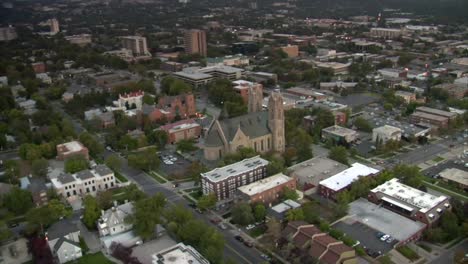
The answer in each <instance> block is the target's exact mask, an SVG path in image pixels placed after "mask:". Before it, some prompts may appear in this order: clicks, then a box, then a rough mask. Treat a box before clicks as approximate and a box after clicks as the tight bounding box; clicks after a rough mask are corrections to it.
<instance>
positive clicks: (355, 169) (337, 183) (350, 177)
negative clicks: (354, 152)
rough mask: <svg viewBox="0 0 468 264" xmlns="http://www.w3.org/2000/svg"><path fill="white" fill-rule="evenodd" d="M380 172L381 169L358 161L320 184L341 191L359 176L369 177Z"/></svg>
mask: <svg viewBox="0 0 468 264" xmlns="http://www.w3.org/2000/svg"><path fill="white" fill-rule="evenodd" d="M378 172H379V170H377V169H374V168H371V167H368V166H366V165H363V164H361V163H357V162H356V163H353V164H352V165H351V167H350V168H348V169H346V170H344V171H342V172H340V173H338V174H335V175H334V176H332V177H330V178H328V179H325V180H323V181H321V182H320V185H323V186H325V187H327V188H328V189H331V190H334V191H339V190H341V189H343V188H345V187H347V186H348V185H350V184H351V183H352V182H353V181H355V180H358V179H359V177H367V176H369V175H372V174H376V173H378Z"/></svg>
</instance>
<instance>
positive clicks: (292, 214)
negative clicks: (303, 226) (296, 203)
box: [286, 208, 305, 222]
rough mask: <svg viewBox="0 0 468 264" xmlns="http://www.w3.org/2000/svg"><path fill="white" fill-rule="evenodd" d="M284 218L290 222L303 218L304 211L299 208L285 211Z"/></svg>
mask: <svg viewBox="0 0 468 264" xmlns="http://www.w3.org/2000/svg"><path fill="white" fill-rule="evenodd" d="M286 219H287V220H288V221H290V222H291V221H300V220H304V219H305V216H304V211H303V210H302V209H301V208H296V209H292V210H289V211H288V212H287V213H286Z"/></svg>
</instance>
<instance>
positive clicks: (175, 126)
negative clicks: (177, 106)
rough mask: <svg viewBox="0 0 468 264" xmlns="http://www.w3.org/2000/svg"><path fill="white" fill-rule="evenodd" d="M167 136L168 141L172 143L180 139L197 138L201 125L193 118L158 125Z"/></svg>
mask: <svg viewBox="0 0 468 264" xmlns="http://www.w3.org/2000/svg"><path fill="white" fill-rule="evenodd" d="M159 129H160V130H163V131H165V132H166V133H167V135H168V136H169V141H168V142H169V143H170V144H174V143H177V142H179V141H181V140H186V139H194V138H199V137H200V135H201V131H202V129H201V126H200V125H199V124H198V123H197V122H195V120H193V119H186V120H181V121H178V122H175V123H172V124H167V125H164V126H161V127H159Z"/></svg>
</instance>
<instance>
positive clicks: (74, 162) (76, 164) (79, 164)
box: [65, 155, 89, 173]
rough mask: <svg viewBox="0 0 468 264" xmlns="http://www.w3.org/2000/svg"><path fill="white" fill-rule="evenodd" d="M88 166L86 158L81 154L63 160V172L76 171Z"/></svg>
mask: <svg viewBox="0 0 468 264" xmlns="http://www.w3.org/2000/svg"><path fill="white" fill-rule="evenodd" d="M88 167H89V164H88V160H86V159H85V158H84V157H83V156H81V155H78V156H73V157H70V158H68V159H67V160H66V161H65V172H67V173H77V172H79V171H82V170H86V169H87V168H88Z"/></svg>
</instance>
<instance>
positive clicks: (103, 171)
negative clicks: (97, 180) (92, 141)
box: [94, 164, 112, 176]
mask: <svg viewBox="0 0 468 264" xmlns="http://www.w3.org/2000/svg"><path fill="white" fill-rule="evenodd" d="M94 171H95V172H96V173H97V174H99V175H100V176H106V175H109V174H111V173H112V170H111V169H109V167H107V166H106V165H104V164H100V165H97V166H96V167H95V168H94Z"/></svg>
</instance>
